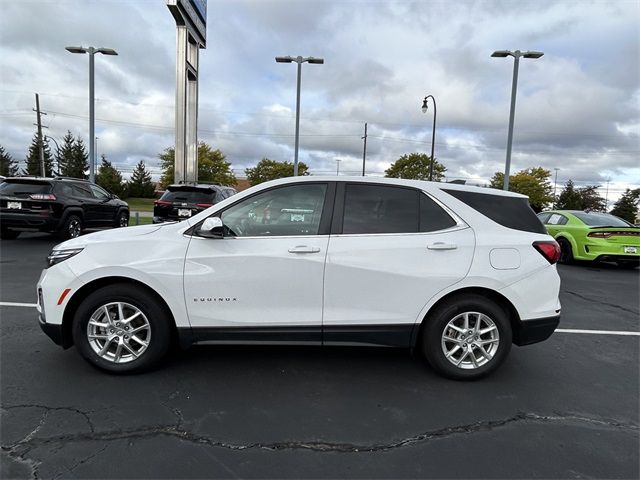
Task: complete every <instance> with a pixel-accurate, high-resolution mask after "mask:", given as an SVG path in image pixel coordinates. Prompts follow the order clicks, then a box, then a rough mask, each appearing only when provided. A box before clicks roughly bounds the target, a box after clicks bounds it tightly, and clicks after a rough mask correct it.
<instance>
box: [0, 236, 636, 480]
mask: <svg viewBox="0 0 640 480" xmlns="http://www.w3.org/2000/svg"><path fill="white" fill-rule="evenodd" d="M53 244H54V241H52V240H50V239H47V237H43V236H38V235H33V236H25V238H24V239H20V240H19V241H15V242H3V244H2V250H1V251H0V261H1V262H2V263H0V268H2V271H1V272H0V275H1V282H2V283H1V285H0V286H1V287H2V288H1V290H0V291H1V295H2V297H1V298H0V299H1V300H2V301H15V302H32V301H33V298H32V296H33V293H32V292H33V286H34V285H35V281H36V280H37V277H38V276H39V273H40V268H41V266H42V264H43V258H44V256H45V255H46V253H47V252H48V249H49V248H50V247H51V246H52V245H53ZM14 258H21V261H20V266H21V268H20V269H19V270H18V269H15V268H13V267H11V269H9V268H8V266H7V264H5V263H4V262H5V260H6V259H14ZM9 265H13V264H9ZM560 273H561V276H562V278H563V293H562V297H561V300H562V302H563V315H564V316H563V320H562V324H561V326H562V327H563V328H585V329H603V330H633V331H638V330H639V329H640V327H639V325H638V322H639V321H638V284H639V281H640V275H639V274H638V272H637V271H635V272H629V271H620V270H617V269H615V268H610V267H601V268H593V267H586V266H582V265H581V266H570V267H565V266H561V267H560ZM5 286H6V288H5ZM20 295H21V296H20ZM585 299H588V300H585ZM614 307H617V308H614ZM0 335H1V338H0V347H1V350H0V361H1V365H0V375H1V376H0V379H1V384H0V388H1V407H2V409H1V411H0V415H1V418H0V422H1V423H0V426H1V427H2V428H1V431H0V440H1V442H0V443H1V445H2V449H1V455H2V458H1V460H2V463H1V467H2V471H1V475H0V476H1V477H2V478H210V477H220V478H236V477H253V478H256V477H259V478H302V477H304V478H327V477H354V478H400V477H404V478H416V477H423V478H424V477H439V478H447V477H448V478H451V477H474V478H550V477H553V478H574V477H597V478H638V476H639V471H638V451H639V450H640V440H639V437H640V432H639V428H638V425H639V413H638V399H639V397H638V390H639V373H640V372H639V370H640V367H639V365H640V361H639V360H640V359H639V351H640V348H639V342H638V337H612V336H594V335H569V334H555V335H554V336H553V337H552V338H551V339H550V340H549V341H547V342H544V343H541V344H538V345H532V346H528V347H523V348H517V347H514V349H513V350H512V352H511V356H510V358H509V359H508V360H507V362H506V363H505V364H504V365H503V367H502V368H501V369H500V370H499V371H498V372H497V373H496V374H495V375H493V376H491V377H489V378H487V379H484V380H481V381H477V382H470V383H462V382H453V381H449V380H445V379H442V378H440V377H437V376H436V375H435V374H433V372H431V371H430V370H429V368H428V367H426V366H425V365H424V363H422V362H421V361H419V360H415V359H412V358H411V357H410V355H409V354H408V352H405V351H402V350H394V349H372V348H357V349H356V348H332V349H322V348H318V347H287V348H283V347H219V346H218V347H213V346H198V347H194V348H192V349H191V350H189V351H187V352H182V353H177V354H175V355H173V358H171V359H169V361H168V362H167V363H166V364H165V365H164V366H163V367H162V368H160V369H158V370H155V371H153V372H150V373H148V374H143V375H130V376H123V377H117V376H112V375H107V374H104V373H101V372H99V371H97V370H95V369H93V368H92V367H91V366H89V365H88V364H86V363H85V362H84V361H83V360H82V359H81V358H80V356H79V355H78V354H77V353H76V352H75V351H74V350H73V349H71V350H67V351H63V350H61V349H59V347H57V346H55V345H54V344H53V343H51V342H50V340H49V339H48V338H46V336H45V335H44V334H43V333H42V332H41V331H40V329H39V327H38V325H37V321H36V319H35V311H34V310H30V309H26V308H13V307H0Z"/></svg>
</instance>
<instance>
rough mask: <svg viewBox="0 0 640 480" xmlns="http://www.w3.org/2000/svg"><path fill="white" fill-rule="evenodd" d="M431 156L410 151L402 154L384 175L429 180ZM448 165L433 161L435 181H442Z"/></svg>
mask: <svg viewBox="0 0 640 480" xmlns="http://www.w3.org/2000/svg"><path fill="white" fill-rule="evenodd" d="M430 165H431V157H430V156H429V155H427V154H426V153H410V154H409V155H406V154H405V155H402V156H401V157H400V158H399V159H398V160H396V161H395V162H393V163H392V164H391V166H390V167H389V168H388V169H387V170H385V172H384V176H385V177H388V178H407V179H411V180H429V167H430ZM446 171H447V167H445V166H444V165H442V164H441V163H440V162H438V160H434V161H433V181H434V182H440V181H442V180H443V179H444V172H446Z"/></svg>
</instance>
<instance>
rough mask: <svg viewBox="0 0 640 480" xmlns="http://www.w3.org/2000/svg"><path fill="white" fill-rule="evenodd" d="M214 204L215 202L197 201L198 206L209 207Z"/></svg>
mask: <svg viewBox="0 0 640 480" xmlns="http://www.w3.org/2000/svg"><path fill="white" fill-rule="evenodd" d="M211 206H213V203H196V207H202V208H209V207H211Z"/></svg>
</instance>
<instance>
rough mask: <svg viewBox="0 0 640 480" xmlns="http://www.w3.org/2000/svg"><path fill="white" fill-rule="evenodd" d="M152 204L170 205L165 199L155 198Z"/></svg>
mask: <svg viewBox="0 0 640 480" xmlns="http://www.w3.org/2000/svg"><path fill="white" fill-rule="evenodd" d="M153 204H154V205H156V206H157V205H171V202H167V201H165V200H156V201H154V202H153Z"/></svg>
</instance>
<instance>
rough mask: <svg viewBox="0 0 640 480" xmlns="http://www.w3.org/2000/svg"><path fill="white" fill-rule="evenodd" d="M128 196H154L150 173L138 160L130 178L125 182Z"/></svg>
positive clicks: (153, 185)
mask: <svg viewBox="0 0 640 480" xmlns="http://www.w3.org/2000/svg"><path fill="white" fill-rule="evenodd" d="M127 189H128V194H129V196H130V197H138V198H153V197H154V196H155V184H154V183H153V182H152V181H151V174H150V173H149V172H148V171H147V167H145V165H144V160H140V161H139V162H138V165H136V168H135V169H134V170H133V173H132V174H131V180H129V182H127Z"/></svg>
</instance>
